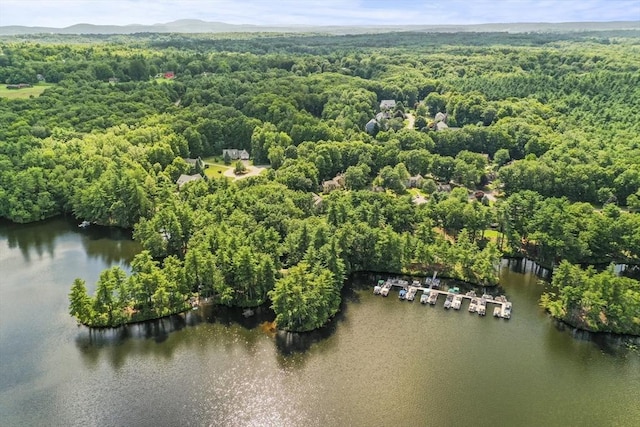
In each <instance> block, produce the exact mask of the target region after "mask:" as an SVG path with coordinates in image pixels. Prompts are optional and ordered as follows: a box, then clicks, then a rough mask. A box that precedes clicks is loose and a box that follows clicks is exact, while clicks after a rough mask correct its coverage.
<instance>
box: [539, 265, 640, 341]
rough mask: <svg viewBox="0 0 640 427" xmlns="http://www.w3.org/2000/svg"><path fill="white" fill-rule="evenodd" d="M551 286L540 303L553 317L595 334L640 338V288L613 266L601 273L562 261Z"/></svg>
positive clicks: (634, 281)
mask: <svg viewBox="0 0 640 427" xmlns="http://www.w3.org/2000/svg"><path fill="white" fill-rule="evenodd" d="M552 286H553V288H554V290H555V292H546V293H545V294H543V295H542V299H541V301H540V303H541V305H542V307H544V308H545V309H547V310H548V311H549V312H550V313H551V314H552V315H553V316H554V317H556V318H558V319H561V320H563V321H565V322H567V323H569V324H571V325H573V326H575V327H578V328H580V329H586V330H590V331H594V332H614V333H619V334H632V335H640V285H639V284H638V281H637V280H633V279H631V278H628V277H623V276H618V275H617V274H616V273H615V272H614V271H613V266H611V267H610V268H608V269H607V270H605V271H602V272H599V273H598V272H596V270H595V269H594V268H593V267H589V268H588V269H586V270H583V269H581V268H580V267H579V266H577V265H572V264H570V263H568V262H566V261H563V262H562V263H560V265H559V266H558V268H556V269H555V270H554V272H553V280H552Z"/></svg>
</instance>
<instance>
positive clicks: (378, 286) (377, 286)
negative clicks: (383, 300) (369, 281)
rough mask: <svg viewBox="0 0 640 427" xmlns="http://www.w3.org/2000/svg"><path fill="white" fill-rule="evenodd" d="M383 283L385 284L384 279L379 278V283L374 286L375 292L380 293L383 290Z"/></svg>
mask: <svg viewBox="0 0 640 427" xmlns="http://www.w3.org/2000/svg"><path fill="white" fill-rule="evenodd" d="M383 285H384V280H378V284H377V285H375V286H374V287H373V294H374V295H380V291H381V290H382V286H383Z"/></svg>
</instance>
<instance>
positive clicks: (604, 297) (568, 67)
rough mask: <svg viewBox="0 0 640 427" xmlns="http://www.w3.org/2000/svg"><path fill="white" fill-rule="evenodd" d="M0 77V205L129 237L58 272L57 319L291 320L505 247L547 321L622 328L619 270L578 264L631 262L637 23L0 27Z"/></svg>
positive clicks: (639, 331)
mask: <svg viewBox="0 0 640 427" xmlns="http://www.w3.org/2000/svg"><path fill="white" fill-rule="evenodd" d="M0 81H2V82H4V83H5V84H4V85H3V86H2V88H0V217H3V218H7V219H9V220H11V221H14V222H32V221H39V220H43V219H46V218H49V217H53V216H57V215H61V214H65V215H72V216H74V217H75V218H77V219H78V221H79V222H80V221H85V222H84V223H83V224H84V225H88V224H97V225H101V226H117V227H123V228H128V229H132V230H133V236H134V239H135V240H137V241H138V242H140V244H141V245H142V247H143V248H144V250H143V251H142V252H141V253H140V254H138V255H137V256H136V257H135V259H134V260H133V261H132V263H131V274H130V275H127V274H126V273H125V271H124V270H123V269H122V268H120V267H113V268H111V269H108V270H106V271H104V272H103V273H102V274H101V276H100V279H99V280H98V282H97V283H96V285H95V293H94V294H93V295H92V296H91V295H89V292H88V290H87V285H86V283H85V282H84V281H83V280H81V279H77V280H76V281H75V282H74V283H73V285H72V288H71V293H70V313H71V315H72V316H74V317H75V318H76V319H77V320H78V322H79V323H81V324H84V325H87V326H91V327H114V326H118V325H122V324H125V323H130V322H136V321H142V320H146V319H153V318H158V317H163V316H167V315H170V314H173V313H179V312H183V311H185V310H188V309H190V308H191V304H192V302H193V300H194V299H197V298H208V299H210V300H211V301H214V302H215V303H217V304H222V305H228V306H237V307H256V306H260V305H263V304H270V306H271V307H272V308H273V310H274V311H275V314H276V323H277V326H278V328H281V329H284V330H289V331H309V330H313V329H316V328H319V327H321V326H322V325H324V324H326V323H327V322H328V321H329V320H330V319H331V318H332V317H333V316H334V315H335V314H336V313H337V311H338V310H339V307H340V303H341V290H342V287H343V284H344V282H345V280H346V278H348V277H349V276H350V275H351V274H352V273H354V272H362V271H372V272H385V273H397V274H422V275H425V274H428V273H429V272H433V271H438V274H439V275H441V276H444V277H448V278H451V279H456V280H460V281H464V282H469V283H473V284H479V285H484V286H490V285H495V284H496V283H497V279H498V277H497V267H498V265H499V262H500V259H501V258H502V257H504V256H514V257H527V258H530V259H533V260H535V261H537V262H538V263H539V264H540V265H542V266H545V267H548V268H555V270H554V274H553V281H552V287H553V288H554V292H549V293H545V294H544V295H543V297H542V300H541V304H542V306H543V307H545V308H546V309H547V310H548V311H549V312H550V313H551V314H552V315H553V316H554V317H556V318H558V319H561V320H563V321H565V322H567V323H569V324H572V325H574V326H577V327H580V328H583V329H588V330H591V331H607V332H615V333H624V334H634V335H640V281H638V280H637V279H633V278H630V277H624V276H620V275H617V274H614V272H613V271H612V270H611V269H606V270H604V271H601V272H598V271H596V269H594V268H593V267H588V266H591V265H600V266H606V265H609V264H626V265H628V266H634V265H635V266H637V265H639V264H640V31H634V30H625V31H622V30H621V31H612V30H608V31H593V32H572V33H522V34H510V33H490V32H487V33H422V32H401V33H382V34H359V35H342V36H338V35H334V36H330V35H319V34H297V35H291V34H261V33H257V34H226V35H225V34H193V35H189V34H134V35H126V36H124V35H110V36H107V35H102V36H101V35H86V36H71V35H69V36H66V35H46V36H44V35H43V36H38V35H28V36H12V37H3V38H1V39H0ZM21 91H28V92H21ZM21 94H24V96H22V95H21ZM587 267H588V268H587Z"/></svg>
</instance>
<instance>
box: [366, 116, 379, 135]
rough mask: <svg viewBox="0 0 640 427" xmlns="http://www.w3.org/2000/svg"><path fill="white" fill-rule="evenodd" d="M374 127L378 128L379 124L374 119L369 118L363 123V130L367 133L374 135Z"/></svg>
mask: <svg viewBox="0 0 640 427" xmlns="http://www.w3.org/2000/svg"><path fill="white" fill-rule="evenodd" d="M376 128H377V129H380V125H379V124H378V122H377V120H376V119H371V120H369V121H368V122H367V124H366V125H364V131H365V132H367V133H368V134H369V135H374V134H375V133H376Z"/></svg>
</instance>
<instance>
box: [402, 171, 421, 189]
mask: <svg viewBox="0 0 640 427" xmlns="http://www.w3.org/2000/svg"><path fill="white" fill-rule="evenodd" d="M423 179H424V178H422V175H420V174H418V175H415V176H410V177H409V179H407V182H405V186H406V187H407V188H418V187H420V186H421V185H422V180H423Z"/></svg>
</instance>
